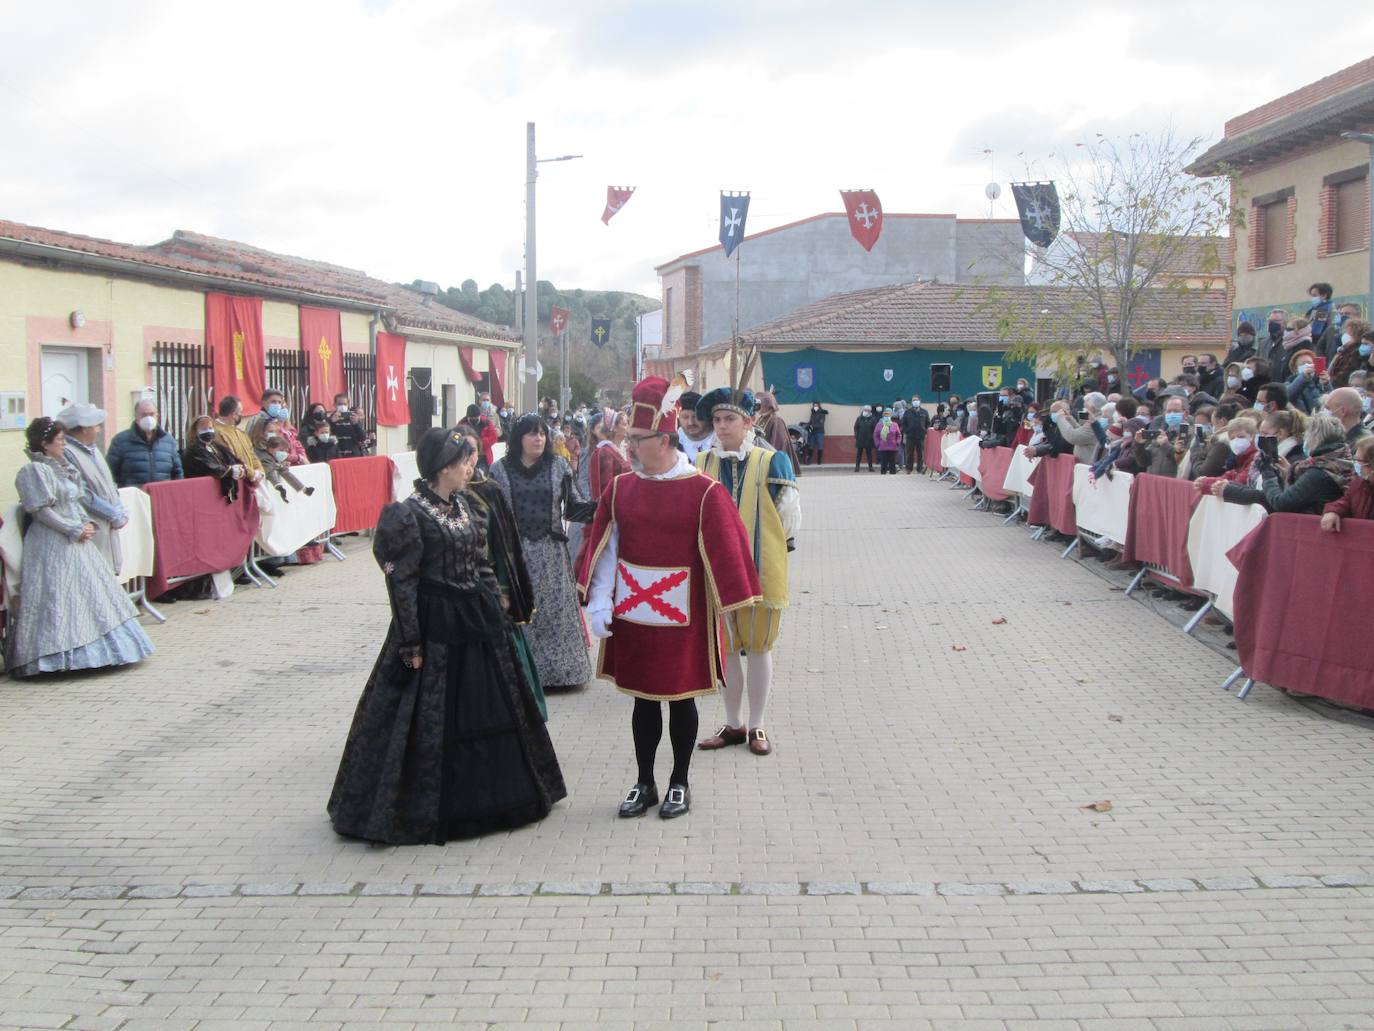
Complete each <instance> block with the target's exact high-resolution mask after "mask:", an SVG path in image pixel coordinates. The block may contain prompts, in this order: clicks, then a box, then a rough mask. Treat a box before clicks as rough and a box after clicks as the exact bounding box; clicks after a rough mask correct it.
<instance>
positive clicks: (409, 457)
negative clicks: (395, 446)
mask: <svg viewBox="0 0 1374 1031" xmlns="http://www.w3.org/2000/svg"><path fill="white" fill-rule="evenodd" d="M390 458H391V466H392V472H391V500H392V501H400V500H401V499H402V498H408V497H410V494H411V491H413V490H414V489H415V481H416V480H418V479H419V478H420V469H419V467H418V466H417V465H416V464H415V452H414V451H398V452H397V453H396V454H394V455H391V456H390Z"/></svg>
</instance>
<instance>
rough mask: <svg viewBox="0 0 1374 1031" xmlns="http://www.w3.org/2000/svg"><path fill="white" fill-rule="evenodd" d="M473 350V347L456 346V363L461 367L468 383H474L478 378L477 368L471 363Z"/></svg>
mask: <svg viewBox="0 0 1374 1031" xmlns="http://www.w3.org/2000/svg"><path fill="white" fill-rule="evenodd" d="M475 350H476V348H475V347H460V348H458V364H459V365H461V366H462V367H463V375H464V376H466V377H467V378H468V382H469V383H476V382H477V380H478V378H479V374H478V372H477V369H476V367H475V366H474V365H473V364H472V352H473V351H475Z"/></svg>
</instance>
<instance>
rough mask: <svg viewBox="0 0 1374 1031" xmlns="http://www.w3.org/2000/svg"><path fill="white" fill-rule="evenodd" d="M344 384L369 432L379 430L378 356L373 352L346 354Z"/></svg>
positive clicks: (344, 358)
mask: <svg viewBox="0 0 1374 1031" xmlns="http://www.w3.org/2000/svg"><path fill="white" fill-rule="evenodd" d="M343 361H344V384H345V389H346V390H347V391H348V399H349V402H350V403H351V404H352V405H353V410H354V411H355V412H357V413H358V414H359V415H360V416H361V417H362V420H363V426H364V427H366V428H367V432H368V433H376V432H377V357H376V355H371V354H345V355H344V356H343Z"/></svg>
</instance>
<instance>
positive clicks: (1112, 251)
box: [984, 130, 1232, 380]
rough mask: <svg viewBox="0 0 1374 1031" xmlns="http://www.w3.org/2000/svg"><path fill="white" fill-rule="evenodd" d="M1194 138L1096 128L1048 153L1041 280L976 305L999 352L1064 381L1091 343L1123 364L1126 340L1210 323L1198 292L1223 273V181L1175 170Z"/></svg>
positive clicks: (1037, 253)
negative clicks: (1050, 226)
mask: <svg viewBox="0 0 1374 1031" xmlns="http://www.w3.org/2000/svg"><path fill="white" fill-rule="evenodd" d="M1200 142H1201V141H1200V140H1198V139H1193V140H1190V141H1188V142H1187V143H1183V144H1180V143H1179V142H1178V141H1177V140H1176V139H1175V137H1174V134H1173V132H1172V131H1171V130H1166V131H1164V132H1162V133H1160V134H1159V135H1158V136H1154V137H1149V136H1145V135H1142V134H1132V135H1130V136H1127V137H1125V138H1124V139H1113V138H1110V137H1107V136H1103V135H1101V134H1098V135H1097V137H1096V138H1095V140H1094V141H1093V142H1092V143H1084V144H1079V145H1078V146H1077V147H1076V148H1075V151H1074V153H1073V155H1072V156H1071V157H1060V158H1058V159H1057V162H1058V164H1057V167H1055V168H1053V169H1052V170H1051V175H1050V176H1049V177H1050V178H1052V179H1054V181H1055V182H1056V184H1057V185H1058V190H1059V197H1060V231H1059V238H1058V239H1056V240H1055V241H1054V243H1052V244H1051V245H1050V246H1049V247H1048V248H1044V249H1041V248H1033V247H1032V248H1030V250H1031V252H1032V260H1033V268H1032V279H1033V280H1034V281H1036V282H1038V283H1041V284H1044V287H1045V288H1043V289H1039V290H1035V291H1033V292H1030V293H1027V292H1024V291H1023V290H1021V289H1015V288H1012V289H992V290H991V291H989V294H988V298H987V300H986V301H985V302H984V305H985V306H986V307H987V308H988V309H989V310H990V314H993V315H994V316H995V318H996V323H997V327H998V332H999V334H1000V336H1001V338H1002V339H1003V340H1004V341H1005V342H1006V344H1007V352H1006V357H1007V360H1009V361H1031V362H1038V363H1040V364H1041V365H1048V366H1050V367H1052V368H1053V369H1054V370H1055V372H1056V378H1058V379H1061V380H1067V379H1069V378H1071V377H1072V376H1073V375H1074V372H1075V370H1076V369H1077V367H1078V366H1079V365H1080V364H1081V363H1082V361H1083V360H1084V358H1085V356H1087V355H1090V354H1094V353H1096V352H1099V351H1100V352H1105V353H1107V354H1109V355H1111V356H1112V358H1113V360H1114V362H1115V364H1116V365H1117V366H1118V367H1120V368H1123V369H1124V368H1125V367H1126V363H1127V361H1128V360H1129V358H1130V356H1131V353H1132V352H1133V351H1135V350H1138V349H1139V345H1137V344H1135V343H1134V341H1135V339H1136V338H1137V337H1139V336H1144V337H1148V338H1150V339H1152V340H1156V339H1159V338H1160V332H1161V331H1164V332H1167V326H1168V325H1169V324H1170V323H1172V322H1175V321H1176V320H1177V319H1178V318H1179V317H1183V318H1187V317H1188V316H1189V314H1190V313H1192V314H1194V315H1196V316H1197V317H1200V318H1203V319H1206V320H1210V318H1211V317H1210V316H1209V315H1208V314H1207V312H1208V311H1209V310H1210V307H1209V306H1208V305H1206V304H1202V303H1198V302H1200V301H1201V300H1202V298H1201V296H1200V294H1199V291H1205V290H1208V289H1212V288H1214V287H1215V286H1217V284H1215V283H1213V282H1212V280H1213V279H1216V280H1221V279H1222V277H1223V275H1224V274H1225V272H1226V271H1227V270H1226V269H1225V268H1224V264H1223V247H1224V245H1225V243H1226V241H1225V237H1224V236H1223V233H1224V231H1225V230H1227V229H1228V227H1229V225H1230V218H1231V214H1230V196H1231V192H1232V182H1231V178H1230V177H1229V176H1220V177H1217V178H1212V179H1199V178H1196V177H1194V176H1192V175H1190V174H1189V173H1188V172H1186V171H1185V170H1184V168H1185V166H1186V165H1187V164H1188V162H1189V160H1190V159H1191V157H1192V156H1193V155H1194V153H1195V152H1196V151H1197V150H1198V147H1199V144H1200ZM1028 246H1029V245H1028ZM1190 295H1191V296H1190Z"/></svg>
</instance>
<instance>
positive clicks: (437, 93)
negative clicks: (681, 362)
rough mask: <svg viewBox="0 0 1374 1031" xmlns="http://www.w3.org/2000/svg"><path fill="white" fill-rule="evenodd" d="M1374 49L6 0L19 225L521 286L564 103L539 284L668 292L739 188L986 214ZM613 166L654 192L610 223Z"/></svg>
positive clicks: (799, 10) (1340, 15)
mask: <svg viewBox="0 0 1374 1031" xmlns="http://www.w3.org/2000/svg"><path fill="white" fill-rule="evenodd" d="M1314 33H1316V34H1318V38H1317V39H1316V41H1314ZM1371 55H1374V4H1369V3H1367V2H1328V3H1323V4H1321V5H1319V6H1316V7H1313V8H1310V9H1306V8H1300V7H1295V6H1293V5H1292V4H1291V3H1279V2H1270V0H1247V2H1244V3H1237V2H1230V0H1215V2H1207V3H1186V2H1179V0H1152V2H1150V3H1144V2H1132V3H1115V2H1111V0H1107V2H1102V0H1098V2H1091V3H1079V2H1075V0H1069V2H1062V3H1056V4H1053V5H1051V4H1048V3H1036V4H1030V3H1027V4H1016V3H1005V2H998V0H960V2H958V3H949V2H946V0H941V2H939V3H929V2H925V0H921V2H910V0H908V2H880V0H846V2H844V3H835V2H828V3H826V2H815V0H791V2H777V3H768V4H765V3H751V2H749V0H696V2H695V3H692V4H671V5H670V4H664V3H645V2H641V3H632V2H614V0H572V2H570V0H557V2H549V0H524V2H523V3H496V2H488V0H471V2H452V0H450V2H440V0H328V2H323V0H273V2H270V3H268V2H261V0H238V2H236V3H233V4H225V3H214V4H212V3H187V2H185V0H180V2H172V0H120V2H118V3H109V2H99V3H66V2H61V0H49V2H45V3H35V2H33V0H0V155H3V160H0V218H7V219H12V220H15V221H19V222H27V223H30V224H35V225H42V226H47V227H50V228H54V229H63V230H67V231H71V232H78V233H84V234H87V235H92V236H104V237H110V238H113V239H116V240H122V241H127V242H133V243H152V242H155V241H157V240H161V239H163V238H165V237H167V236H168V235H170V234H171V232H172V230H173V229H191V230H196V231H200V232H204V233H209V234H213V235H218V236H225V237H230V238H233V239H236V240H242V241H245V242H248V243H251V244H255V245H258V246H261V247H266V248H269V249H271V250H277V251H283V252H286V253H291V254H299V255H303V256H306V257H311V258H316V259H321V260H326V261H333V262H336V263H339V264H342V265H348V266H351V267H355V268H360V269H364V270H365V271H367V272H368V273H370V274H372V275H375V276H380V277H383V278H386V279H393V280H399V281H404V282H408V281H410V280H411V279H415V278H424V279H432V280H437V281H438V282H440V283H441V284H443V285H446V286H447V285H450V284H453V285H456V284H458V283H460V282H461V281H462V280H463V279H465V278H469V277H471V278H473V279H476V280H477V281H478V282H479V283H480V284H481V285H482V286H487V285H488V284H490V283H491V282H494V281H497V280H499V281H502V282H504V283H506V284H507V285H511V284H512V283H513V280H514V272H515V269H516V268H518V267H519V266H520V264H521V262H522V260H523V258H522V255H523V249H524V248H523V244H524V162H525V123H526V122H527V121H531V120H533V121H535V122H537V123H538V127H539V151H540V153H541V154H542V155H544V156H555V155H559V154H565V153H578V154H583V155H585V157H584V158H583V159H582V160H580V161H573V162H567V163H563V164H553V165H545V166H543V171H542V174H541V176H540V187H539V277H540V278H541V279H551V280H553V281H554V282H556V283H557V284H559V285H560V286H567V287H572V286H581V287H587V288H599V289H624V290H637V291H641V292H644V293H651V294H655V295H656V294H657V292H658V289H657V280H656V278H655V276H654V272H653V267H654V265H656V264H659V263H661V262H663V261H666V260H667V259H669V258H672V257H674V256H676V255H678V254H680V253H683V252H685V251H689V250H695V249H697V248H700V247H705V246H708V245H710V244H711V243H713V242H714V240H715V237H716V212H717V207H718V202H717V193H718V191H719V190H720V189H722V188H724V189H742V190H750V191H752V193H753V199H752V210H751V211H750V218H749V229H750V230H751V231H757V230H760V229H765V228H768V227H769V226H774V225H779V224H781V223H783V222H788V221H792V220H794V219H798V218H804V217H806V216H807V215H811V214H816V213H818V212H821V211H834V210H838V209H839V207H840V201H839V195H838V193H837V191H838V190H839V189H840V188H850V187H873V188H875V189H877V190H878V193H879V195H880V196H881V198H882V201H883V206H884V208H885V209H886V210H888V211H926V212H955V213H957V214H959V215H962V216H966V217H983V216H986V215H988V213H989V209H988V203H987V201H986V200H985V199H984V196H983V187H984V185H985V184H986V183H987V182H988V181H989V179H990V178H991V177H992V176H993V171H992V169H993V168H995V175H996V178H997V179H998V180H1000V181H1001V182H1002V183H1003V185H1004V190H1003V198H1002V200H1001V201H1000V202H999V204H998V207H997V210H996V214H997V215H999V216H1004V217H1005V216H1011V215H1013V214H1014V213H1015V212H1014V207H1013V206H1012V205H1011V201H1010V191H1009V190H1006V189H1005V184H1006V183H1007V182H1008V181H1009V180H1010V179H1011V178H1013V177H1018V178H1019V177H1020V176H1021V175H1022V174H1023V173H1025V172H1027V170H1028V169H1029V170H1030V171H1032V172H1033V171H1034V170H1035V168H1036V167H1037V163H1041V162H1044V161H1046V160H1047V158H1048V156H1049V155H1051V154H1053V153H1056V152H1062V149H1063V148H1066V147H1071V146H1072V144H1073V142H1074V141H1075V140H1078V139H1083V138H1087V137H1088V136H1089V135H1090V134H1092V133H1093V132H1098V131H1101V132H1108V133H1122V132H1133V131H1149V132H1153V131H1157V130H1158V129H1160V128H1161V127H1163V126H1166V125H1172V126H1173V127H1174V128H1175V129H1176V130H1177V131H1178V132H1179V133H1180V134H1181V135H1183V136H1193V135H1198V136H1202V137H1205V138H1206V140H1207V141H1208V142H1210V141H1212V140H1214V139H1216V138H1218V137H1219V136H1220V135H1221V130H1222V123H1223V122H1224V121H1225V120H1226V119H1227V118H1228V117H1231V116H1233V115H1236V114H1239V113H1240V112H1242V111H1245V110H1248V109H1250V108H1252V107H1255V106H1258V105H1259V104H1262V103H1264V102H1265V101H1267V100H1270V99H1272V98H1274V97H1276V96H1279V95H1280V94H1283V93H1285V92H1288V91H1290V90H1292V89H1295V88H1297V87H1299V86H1301V85H1303V84H1305V83H1307V82H1310V81H1313V80H1315V79H1318V78H1320V77H1322V76H1323V75H1324V74H1328V73H1329V72H1331V71H1335V70H1337V69H1339V68H1342V67H1345V66H1347V65H1350V64H1353V63H1355V62H1356V61H1359V60H1362V59H1364V58H1366V57H1368V56H1371ZM986 149H991V150H992V151H993V152H994V153H993V159H992V162H990V161H989V157H988V155H986V154H985V153H984V151H985V150H986ZM610 183H615V184H617V185H630V186H636V187H638V189H639V192H638V193H637V194H636V195H635V197H634V199H633V200H631V201H630V203H629V205H628V206H627V207H626V208H625V209H624V210H623V211H622V212H621V213H620V215H618V216H617V217H616V218H615V219H614V220H613V221H612V222H611V224H610V226H609V227H607V226H603V225H602V224H601V221H600V215H601V210H602V206H603V204H604V201H605V190H606V186H607V185H608V184H610Z"/></svg>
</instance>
